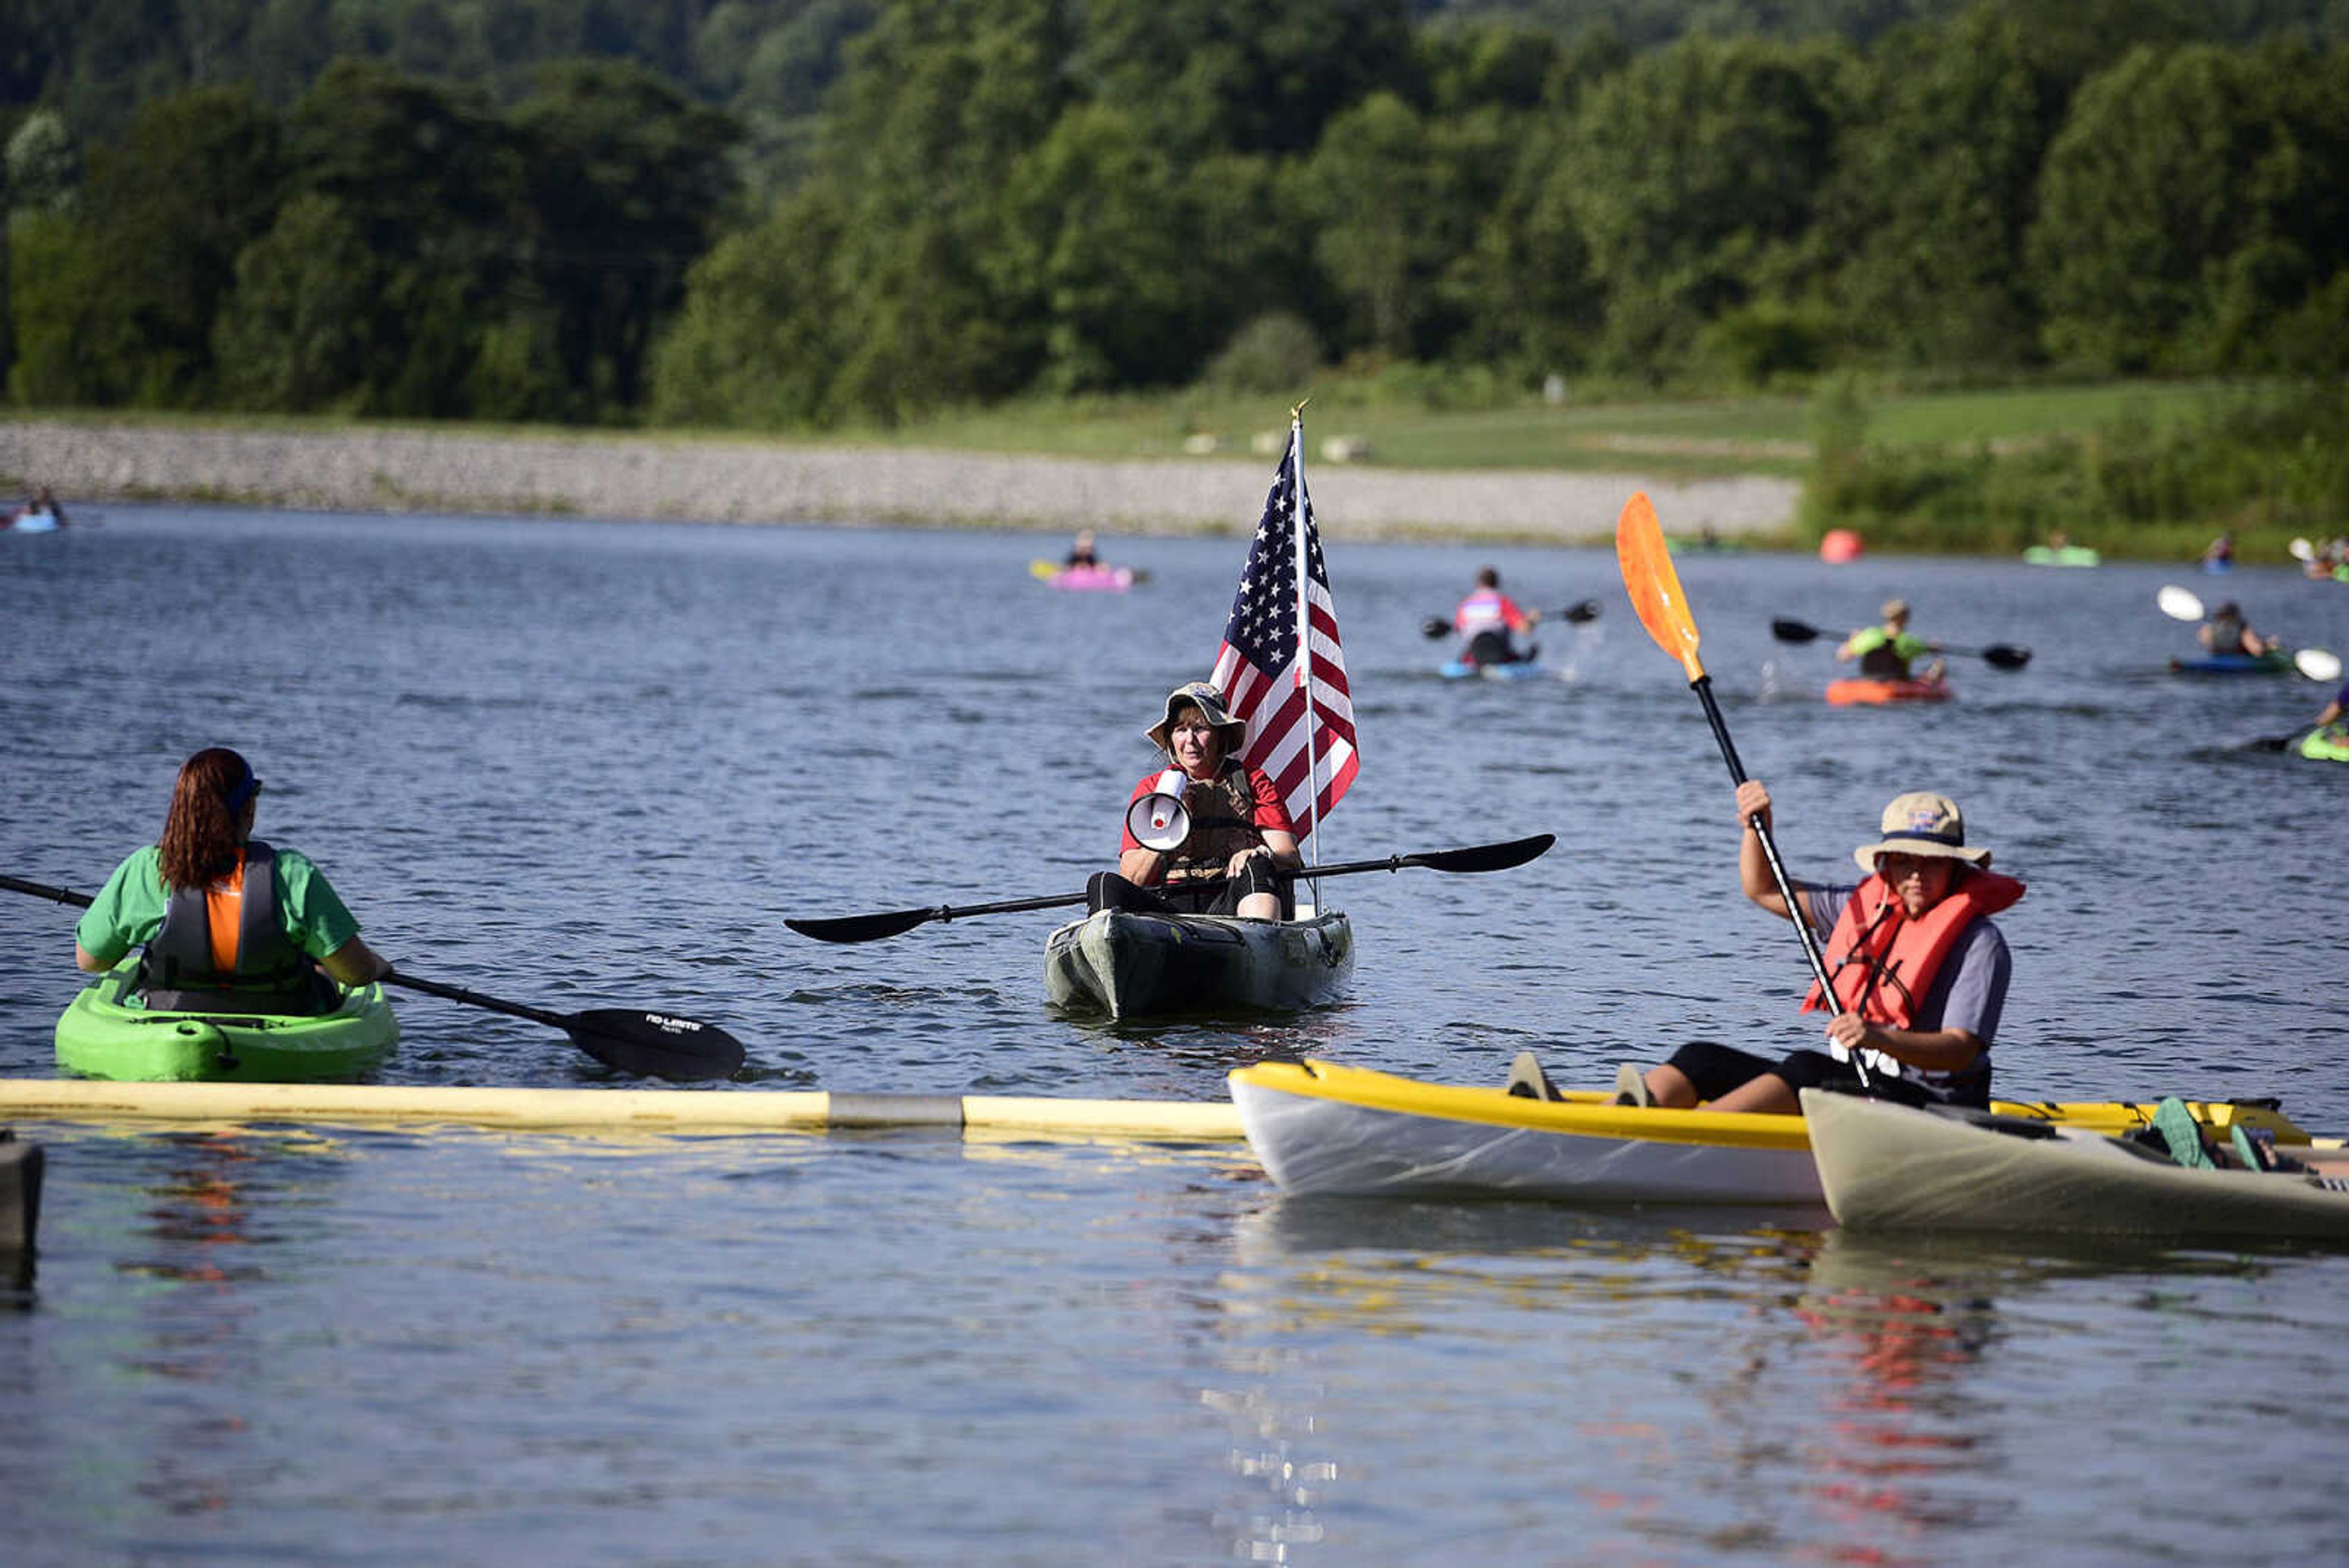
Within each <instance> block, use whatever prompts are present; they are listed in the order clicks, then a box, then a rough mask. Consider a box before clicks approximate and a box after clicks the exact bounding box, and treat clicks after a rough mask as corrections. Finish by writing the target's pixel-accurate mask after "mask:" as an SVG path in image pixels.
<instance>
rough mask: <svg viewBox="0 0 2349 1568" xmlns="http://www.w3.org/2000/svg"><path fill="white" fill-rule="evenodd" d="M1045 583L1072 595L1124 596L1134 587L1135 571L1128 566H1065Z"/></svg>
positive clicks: (1046, 578)
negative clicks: (1124, 593)
mask: <svg viewBox="0 0 2349 1568" xmlns="http://www.w3.org/2000/svg"><path fill="white" fill-rule="evenodd" d="M1044 581H1045V582H1047V583H1048V584H1050V586H1052V587H1056V588H1060V589H1062V590H1064V591H1065V592H1068V593H1072V594H1122V593H1123V592H1125V590H1126V589H1128V588H1130V587H1133V569H1132V568H1131V567H1127V566H1063V567H1061V569H1060V570H1058V571H1056V572H1053V573H1052V574H1051V575H1050V576H1046V577H1045V578H1044Z"/></svg>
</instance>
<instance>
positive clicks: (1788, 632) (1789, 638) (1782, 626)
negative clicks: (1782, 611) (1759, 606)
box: [1770, 620, 1819, 642]
mask: <svg viewBox="0 0 2349 1568" xmlns="http://www.w3.org/2000/svg"><path fill="white" fill-rule="evenodd" d="M1770 635H1771V636H1772V637H1775V638H1776V639H1778V640H1779V641H1780V642H1816V641H1817V640H1818V639H1819V628H1817V627H1815V626H1806V625H1804V624H1803V623H1802V622H1801V621H1798V620H1774V621H1772V622H1771V623H1770Z"/></svg>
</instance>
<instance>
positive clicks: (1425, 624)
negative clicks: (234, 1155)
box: [1419, 616, 1452, 642]
mask: <svg viewBox="0 0 2349 1568" xmlns="http://www.w3.org/2000/svg"><path fill="white" fill-rule="evenodd" d="M1419 635H1420V636H1422V637H1423V638H1425V639H1427V640H1428V641H1430V642H1433V641H1434V640H1435V639H1437V638H1439V637H1450V636H1451V635H1452V623H1451V622H1450V621H1448V620H1438V619H1437V618H1435V617H1433V616H1429V617H1428V618H1426V619H1425V620H1423V621H1421V622H1420V623H1419Z"/></svg>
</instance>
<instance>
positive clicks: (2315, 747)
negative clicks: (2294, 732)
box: [2298, 724, 2349, 763]
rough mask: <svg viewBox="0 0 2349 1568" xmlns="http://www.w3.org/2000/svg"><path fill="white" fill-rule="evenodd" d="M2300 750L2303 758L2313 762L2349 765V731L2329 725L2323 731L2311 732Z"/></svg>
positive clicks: (2301, 743) (2304, 738)
mask: <svg viewBox="0 0 2349 1568" xmlns="http://www.w3.org/2000/svg"><path fill="white" fill-rule="evenodd" d="M2298 749H2299V752H2300V754H2301V755H2302V756H2303V757H2307V758H2309V759H2310V760H2311V761H2313V762H2320V763H2349V729H2344V728H2342V727H2341V726H2340V725H2338V724H2328V725H2326V726H2325V727H2324V728H2323V729H2322V730H2311V731H2310V732H2308V733H2307V735H2306V736H2305V737H2303V738H2302V741H2301V742H2300V746H2299V748H2298Z"/></svg>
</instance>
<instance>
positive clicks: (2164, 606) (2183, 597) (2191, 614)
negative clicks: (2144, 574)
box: [2153, 583, 2202, 620]
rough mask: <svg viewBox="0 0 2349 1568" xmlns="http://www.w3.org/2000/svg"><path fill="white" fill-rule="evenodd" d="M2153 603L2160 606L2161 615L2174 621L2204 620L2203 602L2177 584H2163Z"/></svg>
mask: <svg viewBox="0 0 2349 1568" xmlns="http://www.w3.org/2000/svg"><path fill="white" fill-rule="evenodd" d="M2153 602H2154V603H2156V604H2158V605H2159V606H2160V607H2161V613H2162V614H2164V615H2166V616H2168V618H2170V619H2172V620H2200V619H2201V618H2202V601H2201V600H2200V599H2199V598H2197V597H2194V596H2193V595H2192V594H2190V593H2189V592H2188V591H2187V590H2186V589H2184V588H2181V587H2178V585H2177V584H2176V583H2164V584H2162V586H2161V591H2160V592H2159V593H2158V594H2156V595H2154V596H2153Z"/></svg>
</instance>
